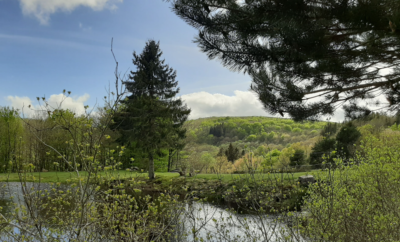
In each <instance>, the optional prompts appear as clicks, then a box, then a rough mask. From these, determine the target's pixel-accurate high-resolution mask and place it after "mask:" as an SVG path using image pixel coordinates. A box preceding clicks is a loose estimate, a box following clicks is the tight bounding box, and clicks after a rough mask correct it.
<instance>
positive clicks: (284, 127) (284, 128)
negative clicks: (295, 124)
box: [283, 124, 292, 132]
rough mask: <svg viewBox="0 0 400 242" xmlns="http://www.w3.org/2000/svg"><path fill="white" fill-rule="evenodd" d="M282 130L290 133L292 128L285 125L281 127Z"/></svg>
mask: <svg viewBox="0 0 400 242" xmlns="http://www.w3.org/2000/svg"><path fill="white" fill-rule="evenodd" d="M283 130H285V131H286V132H292V126H290V125H288V124H286V125H285V126H283Z"/></svg>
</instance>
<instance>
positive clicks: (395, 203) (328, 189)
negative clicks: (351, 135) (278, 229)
mask: <svg viewBox="0 0 400 242" xmlns="http://www.w3.org/2000/svg"><path fill="white" fill-rule="evenodd" d="M364 134H365V136H364V137H363V138H362V142H361V145H360V148H361V149H360V151H359V162H360V164H359V165H354V164H353V165H350V166H343V164H342V162H341V161H340V160H338V161H337V164H336V165H337V166H338V167H340V169H336V170H334V171H331V172H329V173H325V175H324V174H321V177H319V181H320V182H318V183H317V184H315V185H313V186H311V187H310V189H309V197H308V199H307V200H306V202H305V210H306V211H308V215H307V217H306V218H305V220H306V224H307V227H306V228H303V229H304V233H305V234H306V236H307V237H309V238H313V239H314V240H316V241H320V240H323V241H382V240H384V241H399V240H400V232H399V231H400V230H399V224H398V223H397V221H400V215H399V213H397V210H398V209H397V208H398V207H399V206H400V173H399V172H398V171H399V169H400V155H399V152H398V149H399V146H398V144H400V135H399V134H398V133H381V134H378V135H376V136H375V135H372V133H370V132H369V131H366V132H364Z"/></svg>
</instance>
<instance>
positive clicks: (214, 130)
mask: <svg viewBox="0 0 400 242" xmlns="http://www.w3.org/2000/svg"><path fill="white" fill-rule="evenodd" d="M102 112H103V114H102ZM104 113H105V111H104V108H103V109H100V108H99V109H98V112H97V113H96V114H95V115H92V116H91V118H90V123H91V125H88V124H87V123H85V124H84V125H81V126H78V127H77V128H76V129H75V130H74V132H75V134H74V135H75V136H76V137H77V139H78V140H80V142H81V143H82V144H84V145H83V147H82V148H83V149H87V151H88V152H90V150H92V147H91V146H93V145H94V144H93V142H94V140H95V139H96V137H97V136H100V134H99V133H98V134H96V132H97V130H99V129H98V128H99V127H101V126H102V125H103V124H102V122H103V121H102V115H104ZM60 114H61V115H60ZM83 118H84V117H83V116H78V115H74V113H73V112H71V111H68V110H66V111H62V110H59V111H57V110H56V111H55V112H53V113H52V114H51V115H48V114H47V113H46V115H43V114H42V115H39V114H38V115H37V117H36V118H30V119H22V118H20V114H19V113H18V112H17V111H16V110H14V109H12V108H9V107H2V108H1V111H0V137H1V138H0V157H1V159H0V164H1V165H0V169H1V172H6V171H11V172H17V171H18V169H19V168H18V167H19V164H22V163H32V164H33V165H34V166H35V168H34V171H43V170H44V171H68V170H69V167H68V165H67V164H66V163H64V162H61V159H62V156H64V157H65V158H67V160H69V158H70V157H72V156H75V154H72V153H71V152H73V149H71V145H73V144H71V141H70V138H69V137H70V135H71V134H70V131H67V130H65V129H63V128H62V127H59V126H58V125H57V124H58V123H59V122H60V121H61V122H63V123H65V124H66V125H68V123H71V125H72V124H74V125H76V124H79V122H80V121H79V120H80V119H83ZM61 119H62V120H61ZM398 121H399V120H397V119H396V117H389V116H385V115H383V114H374V115H371V116H369V118H368V119H362V120H355V121H352V122H348V123H343V124H340V123H332V122H330V123H328V122H311V121H309V122H302V123H296V122H294V121H292V120H290V119H282V118H270V117H211V118H202V119H197V120H189V121H186V122H185V123H184V127H185V128H186V138H185V139H184V145H183V146H181V147H182V148H181V149H173V148H169V149H161V150H160V151H159V152H156V153H155V156H154V162H155V170H156V171H159V172H160V171H170V170H176V169H179V170H185V171H186V172H190V173H236V172H238V173H241V172H247V171H248V169H250V168H249V164H250V163H251V165H250V167H251V169H256V170H259V171H260V172H262V171H264V172H267V171H268V172H270V171H276V172H277V171H279V170H283V169H288V168H297V169H300V168H301V169H302V170H310V169H316V168H320V167H321V166H320V165H321V164H322V163H326V162H328V163H329V162H332V161H333V158H335V157H341V158H344V159H345V160H348V159H350V158H352V155H353V154H354V152H355V150H354V148H353V147H354V146H353V145H354V144H356V143H357V141H358V140H359V138H360V135H361V134H360V133H359V132H358V131H357V127H361V126H364V125H367V124H371V125H372V126H374V127H375V128H376V129H377V130H380V129H384V128H385V127H389V126H392V125H394V124H396V123H398ZM89 134H90V135H89ZM120 137H121V134H120V133H119V132H118V131H113V130H111V129H110V128H109V129H107V131H106V135H105V136H104V137H97V138H100V139H101V144H102V145H101V148H100V153H99V154H98V156H97V157H98V158H97V159H98V160H99V163H100V164H101V166H102V168H103V169H104V167H107V165H108V163H109V159H115V160H118V161H119V162H121V166H120V168H121V169H130V168H132V167H137V168H138V169H140V170H143V171H147V170H148V158H147V156H146V153H145V152H143V151H142V150H141V149H140V147H138V146H135V143H133V142H132V143H130V144H129V145H128V146H124V144H122V143H121V141H120V139H119V138H120ZM122 147H123V152H121V153H120V151H121V148H122ZM335 150H336V151H337V152H336V156H335V155H332V154H331V153H332V151H335ZM56 151H58V152H59V153H58V152H56ZM323 156H325V157H324V158H323ZM327 157H329V158H327ZM77 162H78V163H79V160H77ZM249 162H250V163H249ZM81 169H82V166H81Z"/></svg>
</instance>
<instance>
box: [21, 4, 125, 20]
mask: <svg viewBox="0 0 400 242" xmlns="http://www.w3.org/2000/svg"><path fill="white" fill-rule="evenodd" d="M19 1H20V6H21V9H22V13H23V14H24V15H26V16H33V17H35V18H37V19H38V20H39V22H40V23H41V24H43V25H46V24H48V22H49V20H50V15H52V14H54V13H56V12H59V11H61V12H71V11H73V10H74V9H76V8H77V7H81V6H82V7H89V8H91V9H93V10H94V11H100V10H103V9H110V10H114V9H116V8H117V5H116V4H117V3H120V2H123V0H19Z"/></svg>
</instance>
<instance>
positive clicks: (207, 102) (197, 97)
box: [181, 91, 272, 119]
mask: <svg viewBox="0 0 400 242" xmlns="http://www.w3.org/2000/svg"><path fill="white" fill-rule="evenodd" d="M181 98H182V100H183V101H184V102H185V103H186V104H187V105H188V107H190V108H191V109H192V112H191V114H190V119H197V118H204V117H212V116H271V117H272V115H269V114H268V113H267V112H266V111H265V110H263V107H262V104H261V102H260V101H259V100H258V98H257V96H256V95H255V94H254V93H252V92H249V91H234V95H233V96H227V95H223V94H218V93H216V94H211V93H208V92H196V93H191V94H186V95H182V96H181Z"/></svg>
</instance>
